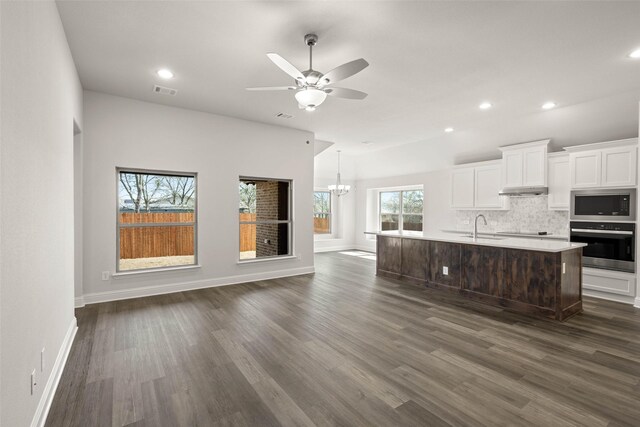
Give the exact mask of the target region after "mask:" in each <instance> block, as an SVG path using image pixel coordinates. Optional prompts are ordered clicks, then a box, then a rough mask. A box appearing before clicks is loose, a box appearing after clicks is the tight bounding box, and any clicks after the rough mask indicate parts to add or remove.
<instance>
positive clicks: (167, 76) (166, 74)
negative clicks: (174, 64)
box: [156, 68, 173, 80]
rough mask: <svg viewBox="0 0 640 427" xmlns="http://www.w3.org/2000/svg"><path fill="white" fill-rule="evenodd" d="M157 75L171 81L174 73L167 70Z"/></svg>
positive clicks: (162, 70)
mask: <svg viewBox="0 0 640 427" xmlns="http://www.w3.org/2000/svg"><path fill="white" fill-rule="evenodd" d="M156 74H158V77H160V78H162V79H165V80H169V79H172V78H173V73H172V72H171V70H167V69H166V68H163V69H161V70H158V72H157V73H156Z"/></svg>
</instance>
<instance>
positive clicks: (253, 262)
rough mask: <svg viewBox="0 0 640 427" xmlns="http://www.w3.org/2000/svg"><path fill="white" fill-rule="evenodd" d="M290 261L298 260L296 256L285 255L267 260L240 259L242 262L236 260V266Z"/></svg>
mask: <svg viewBox="0 0 640 427" xmlns="http://www.w3.org/2000/svg"><path fill="white" fill-rule="evenodd" d="M292 259H299V258H298V256H297V255H285V256H276V257H269V258H257V259H242V260H238V262H237V264H238V265H244V264H256V263H260V262H270V261H284V260H292Z"/></svg>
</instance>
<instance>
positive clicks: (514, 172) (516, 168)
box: [502, 150, 523, 188]
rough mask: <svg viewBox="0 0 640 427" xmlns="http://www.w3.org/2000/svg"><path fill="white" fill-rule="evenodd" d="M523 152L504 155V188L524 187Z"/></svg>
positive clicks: (511, 152) (510, 152)
mask: <svg viewBox="0 0 640 427" xmlns="http://www.w3.org/2000/svg"><path fill="white" fill-rule="evenodd" d="M522 157H523V156H522V151H519V150H515V151H508V152H505V153H504V154H503V155H502V167H503V169H504V177H503V178H502V180H503V187H505V188H509V187H522V167H523V163H522Z"/></svg>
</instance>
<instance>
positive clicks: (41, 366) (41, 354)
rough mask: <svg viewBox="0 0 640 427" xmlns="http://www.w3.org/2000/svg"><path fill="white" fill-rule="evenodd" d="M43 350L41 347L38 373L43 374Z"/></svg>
mask: <svg viewBox="0 0 640 427" xmlns="http://www.w3.org/2000/svg"><path fill="white" fill-rule="evenodd" d="M44 350H45V348H44V347H42V350H41V351H40V372H44Z"/></svg>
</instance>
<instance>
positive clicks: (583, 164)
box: [569, 150, 602, 188]
mask: <svg viewBox="0 0 640 427" xmlns="http://www.w3.org/2000/svg"><path fill="white" fill-rule="evenodd" d="M601 154H602V153H600V151H597V150H596V151H585V152H580V153H571V154H570V155H569V157H570V163H571V188H589V187H599V186H600V181H601V176H602V175H601V173H600V166H601V158H602V155H601Z"/></svg>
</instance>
